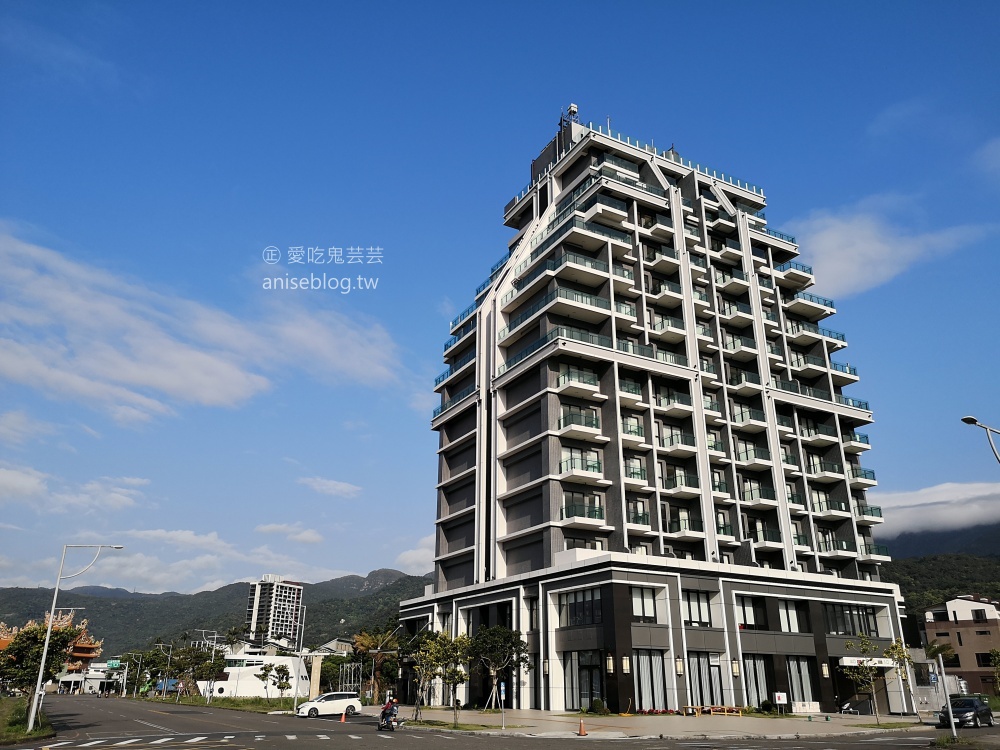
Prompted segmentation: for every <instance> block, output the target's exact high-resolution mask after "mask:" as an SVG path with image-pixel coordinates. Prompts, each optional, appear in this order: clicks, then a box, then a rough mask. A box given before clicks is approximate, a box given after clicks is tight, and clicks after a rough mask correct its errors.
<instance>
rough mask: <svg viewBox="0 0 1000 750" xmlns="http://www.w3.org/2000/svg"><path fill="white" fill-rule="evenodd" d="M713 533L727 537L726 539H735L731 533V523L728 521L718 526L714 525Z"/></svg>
mask: <svg viewBox="0 0 1000 750" xmlns="http://www.w3.org/2000/svg"><path fill="white" fill-rule="evenodd" d="M715 533H716V535H717V536H723V537H729V538H730V539H729V540H727V541H732V540H735V538H736V535H735V534H733V527H732V524H728V523H720V524H719V525H718V526H716V527H715Z"/></svg>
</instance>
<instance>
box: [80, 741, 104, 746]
mask: <svg viewBox="0 0 1000 750" xmlns="http://www.w3.org/2000/svg"><path fill="white" fill-rule="evenodd" d="M102 742H107V740H94V741H93V742H84V743H83V744H82V745H77V747H90V746H91V745H100V744H101V743H102Z"/></svg>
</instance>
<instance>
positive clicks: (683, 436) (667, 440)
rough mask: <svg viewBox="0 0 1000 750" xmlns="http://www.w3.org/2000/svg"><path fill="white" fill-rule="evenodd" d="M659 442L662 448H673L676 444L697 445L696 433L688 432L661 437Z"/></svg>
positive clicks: (692, 446)
mask: <svg viewBox="0 0 1000 750" xmlns="http://www.w3.org/2000/svg"><path fill="white" fill-rule="evenodd" d="M658 442H659V444H660V447H661V448H673V447H674V446H679V445H686V446H688V447H690V448H694V447H695V446H696V445H697V443H696V442H695V438H694V435H689V434H688V433H686V432H682V433H679V434H677V435H667V436H666V437H661V438H660V439H659V441H658Z"/></svg>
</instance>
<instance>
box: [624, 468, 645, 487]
mask: <svg viewBox="0 0 1000 750" xmlns="http://www.w3.org/2000/svg"><path fill="white" fill-rule="evenodd" d="M622 478H623V479H624V480H625V484H627V485H631V486H632V487H633V488H636V487H645V486H646V469H645V468H644V467H642V466H626V467H625V471H624V474H623V476H622ZM650 489H652V488H650Z"/></svg>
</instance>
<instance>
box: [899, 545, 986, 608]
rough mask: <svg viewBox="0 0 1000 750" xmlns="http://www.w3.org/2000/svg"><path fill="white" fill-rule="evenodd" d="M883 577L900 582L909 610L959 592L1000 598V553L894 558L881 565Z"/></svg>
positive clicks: (953, 595) (950, 596) (926, 605)
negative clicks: (997, 555) (986, 555)
mask: <svg viewBox="0 0 1000 750" xmlns="http://www.w3.org/2000/svg"><path fill="white" fill-rule="evenodd" d="M882 580H884V581H888V582H890V583H896V584H899V588H900V590H901V591H902V593H903V596H904V597H905V598H906V609H907V611H908V612H909V613H910V614H916V613H918V612H919V611H920V610H921V609H924V608H926V607H929V606H930V605H932V604H938V603H940V602H943V601H945V600H946V599H951V598H953V597H956V596H960V595H962V594H980V595H982V596H988V597H990V598H993V599H1000V557H996V556H990V557H984V556H976V555H929V556H927V557H910V558H903V559H894V560H893V561H892V562H888V563H884V564H883V565H882Z"/></svg>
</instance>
